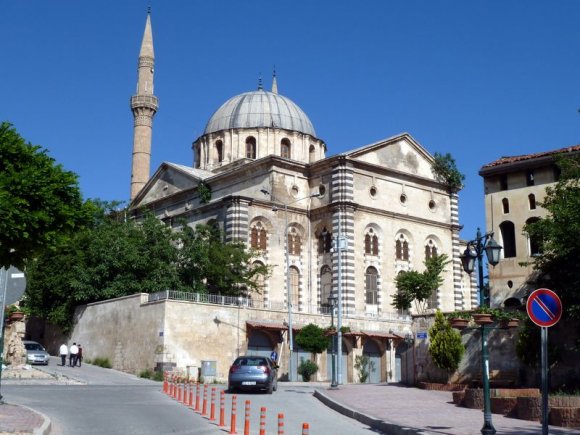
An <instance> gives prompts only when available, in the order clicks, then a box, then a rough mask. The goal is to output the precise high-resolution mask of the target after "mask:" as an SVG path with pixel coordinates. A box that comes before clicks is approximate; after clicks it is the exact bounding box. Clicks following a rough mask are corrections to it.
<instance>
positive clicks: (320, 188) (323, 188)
mask: <svg viewBox="0 0 580 435" xmlns="http://www.w3.org/2000/svg"><path fill="white" fill-rule="evenodd" d="M325 193H326V186H324V184H321V185H320V186H318V194H319V195H320V196H324V194H325Z"/></svg>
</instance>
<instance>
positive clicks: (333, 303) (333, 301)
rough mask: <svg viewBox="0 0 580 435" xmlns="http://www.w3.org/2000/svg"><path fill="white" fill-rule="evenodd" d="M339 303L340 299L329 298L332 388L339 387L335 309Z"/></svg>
mask: <svg viewBox="0 0 580 435" xmlns="http://www.w3.org/2000/svg"><path fill="white" fill-rule="evenodd" d="M337 301H338V298H337V297H336V296H329V297H328V305H329V307H330V330H331V332H332V335H331V338H330V339H331V340H332V342H331V343H332V346H331V351H330V352H331V360H332V367H331V370H332V382H331V383H330V388H336V387H338V384H337V383H336V346H335V343H336V334H335V333H334V308H335V307H336V302H337Z"/></svg>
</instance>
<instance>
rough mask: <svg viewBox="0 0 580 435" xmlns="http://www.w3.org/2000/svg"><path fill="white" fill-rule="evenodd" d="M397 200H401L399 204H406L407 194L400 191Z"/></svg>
mask: <svg viewBox="0 0 580 435" xmlns="http://www.w3.org/2000/svg"><path fill="white" fill-rule="evenodd" d="M399 201H401V204H406V203H407V195H405V194H404V193H401V196H400V197H399Z"/></svg>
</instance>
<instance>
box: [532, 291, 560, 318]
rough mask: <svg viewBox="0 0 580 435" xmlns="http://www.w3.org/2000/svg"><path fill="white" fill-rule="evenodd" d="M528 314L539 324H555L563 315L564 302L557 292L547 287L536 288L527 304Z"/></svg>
mask: <svg viewBox="0 0 580 435" xmlns="http://www.w3.org/2000/svg"><path fill="white" fill-rule="evenodd" d="M526 308H527V310H528V316H530V319H531V320H532V322H534V323H535V324H536V325H538V326H542V327H545V328H547V327H549V326H554V325H555V324H556V323H558V320H560V317H562V302H561V301H560V298H559V297H558V295H557V294H556V293H554V292H553V291H552V290H549V289H547V288H539V289H537V290H534V291H533V292H532V294H531V295H530V297H529V298H528V302H527V304H526Z"/></svg>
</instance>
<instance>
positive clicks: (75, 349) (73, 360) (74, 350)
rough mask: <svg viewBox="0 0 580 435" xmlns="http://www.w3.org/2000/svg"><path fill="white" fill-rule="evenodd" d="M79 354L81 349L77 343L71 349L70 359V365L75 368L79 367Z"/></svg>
mask: <svg viewBox="0 0 580 435" xmlns="http://www.w3.org/2000/svg"><path fill="white" fill-rule="evenodd" d="M78 354H79V348H78V346H77V344H76V343H73V345H72V346H71V347H70V357H69V359H68V365H69V366H71V367H74V366H76V365H77V355H78Z"/></svg>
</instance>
